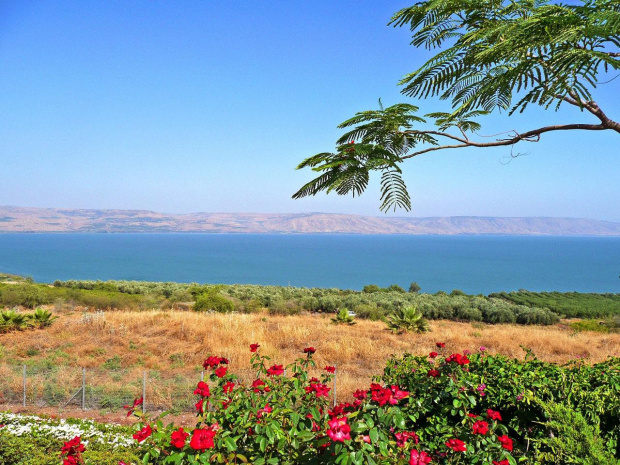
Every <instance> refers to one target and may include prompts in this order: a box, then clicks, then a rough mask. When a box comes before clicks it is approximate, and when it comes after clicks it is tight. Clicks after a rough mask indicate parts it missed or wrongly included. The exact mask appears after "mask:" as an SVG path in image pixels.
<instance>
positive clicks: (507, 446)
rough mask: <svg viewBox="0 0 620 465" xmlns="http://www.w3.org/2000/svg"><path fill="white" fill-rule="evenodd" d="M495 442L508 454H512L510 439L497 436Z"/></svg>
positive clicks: (504, 436)
mask: <svg viewBox="0 0 620 465" xmlns="http://www.w3.org/2000/svg"><path fill="white" fill-rule="evenodd" d="M497 440H498V441H499V443H500V444H501V445H502V447H503V448H504V449H506V450H507V451H508V452H512V439H510V438H509V437H508V436H506V435H505V434H504V435H502V436H497Z"/></svg>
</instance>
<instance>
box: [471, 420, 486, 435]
mask: <svg viewBox="0 0 620 465" xmlns="http://www.w3.org/2000/svg"><path fill="white" fill-rule="evenodd" d="M473 429H474V434H487V433H488V432H489V424H488V423H487V422H486V421H482V420H480V421H477V422H476V423H474V424H473Z"/></svg>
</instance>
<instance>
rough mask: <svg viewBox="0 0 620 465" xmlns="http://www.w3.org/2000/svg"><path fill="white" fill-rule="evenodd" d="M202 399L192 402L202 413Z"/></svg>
mask: <svg viewBox="0 0 620 465" xmlns="http://www.w3.org/2000/svg"><path fill="white" fill-rule="evenodd" d="M203 404H204V400H203V399H200V400H199V401H198V402H196V403H195V404H194V406H195V407H196V410H197V411H198V413H203V412H204V405H203Z"/></svg>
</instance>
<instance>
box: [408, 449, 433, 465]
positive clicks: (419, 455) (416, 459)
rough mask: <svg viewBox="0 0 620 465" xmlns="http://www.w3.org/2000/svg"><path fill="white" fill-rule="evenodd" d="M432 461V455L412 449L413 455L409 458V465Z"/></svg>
mask: <svg viewBox="0 0 620 465" xmlns="http://www.w3.org/2000/svg"><path fill="white" fill-rule="evenodd" d="M430 462H431V458H430V456H429V455H428V454H427V453H426V452H424V451H422V452H418V451H417V450H415V449H412V450H411V456H410V458H409V465H426V464H427V463H430Z"/></svg>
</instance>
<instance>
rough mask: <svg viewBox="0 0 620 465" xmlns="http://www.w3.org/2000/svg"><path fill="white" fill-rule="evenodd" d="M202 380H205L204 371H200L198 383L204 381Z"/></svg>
mask: <svg viewBox="0 0 620 465" xmlns="http://www.w3.org/2000/svg"><path fill="white" fill-rule="evenodd" d="M204 380H205V371H204V370H202V371H201V372H200V381H204Z"/></svg>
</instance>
